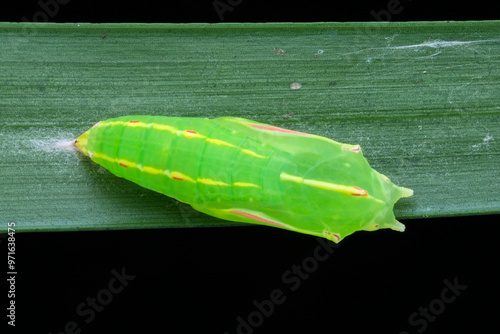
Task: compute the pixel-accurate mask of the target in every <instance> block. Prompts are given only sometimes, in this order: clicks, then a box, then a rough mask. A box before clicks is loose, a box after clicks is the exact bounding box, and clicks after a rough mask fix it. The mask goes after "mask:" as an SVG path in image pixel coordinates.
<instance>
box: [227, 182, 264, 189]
mask: <svg viewBox="0 0 500 334" xmlns="http://www.w3.org/2000/svg"><path fill="white" fill-rule="evenodd" d="M233 186H236V187H253V188H260V186H259V185H257V184H254V183H249V182H235V183H233Z"/></svg>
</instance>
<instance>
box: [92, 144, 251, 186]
mask: <svg viewBox="0 0 500 334" xmlns="http://www.w3.org/2000/svg"><path fill="white" fill-rule="evenodd" d="M89 153H90V152H89ZM90 155H91V156H92V159H99V160H105V161H109V162H112V163H116V164H118V165H120V166H122V167H125V168H137V169H139V170H140V171H141V172H143V173H147V174H153V175H161V174H164V175H166V176H168V177H169V178H171V179H172V180H178V181H188V182H191V183H201V184H205V185H209V186H223V187H228V186H229V184H228V183H226V182H222V181H217V180H214V179H209V178H197V179H196V180H195V179H193V178H192V177H190V176H187V175H186V174H183V173H181V172H178V171H169V170H163V169H160V168H155V167H150V166H143V165H140V164H136V163H135V162H133V161H129V160H125V159H114V158H111V157H109V156H107V155H104V154H102V153H90ZM233 186H234V187H254V188H260V186H259V185H257V184H254V183H249V182H234V183H233Z"/></svg>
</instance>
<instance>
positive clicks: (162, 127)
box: [94, 120, 265, 159]
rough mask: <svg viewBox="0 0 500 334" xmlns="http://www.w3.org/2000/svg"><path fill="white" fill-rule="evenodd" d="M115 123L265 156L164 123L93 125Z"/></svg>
mask: <svg viewBox="0 0 500 334" xmlns="http://www.w3.org/2000/svg"><path fill="white" fill-rule="evenodd" d="M115 125H123V126H127V127H132V128H137V127H141V128H148V127H152V128H153V129H156V130H161V131H167V132H170V133H172V134H177V135H179V136H184V137H186V138H189V139H205V140H206V142H207V143H210V144H215V145H219V146H225V147H231V148H235V149H237V150H239V151H241V152H242V153H244V154H247V155H250V156H252V157H255V158H259V159H264V158H265V156H263V155H260V154H258V153H255V152H254V151H251V150H247V149H244V148H239V147H238V146H236V145H234V144H231V143H228V142H226V141H224V140H220V139H214V138H208V137H207V136H204V135H202V134H199V133H197V132H195V131H190V130H178V129H176V128H174V127H173V126H170V125H166V124H157V123H144V122H140V121H133V120H131V121H112V122H100V123H97V124H96V125H95V126H94V127H96V128H100V127H105V126H115Z"/></svg>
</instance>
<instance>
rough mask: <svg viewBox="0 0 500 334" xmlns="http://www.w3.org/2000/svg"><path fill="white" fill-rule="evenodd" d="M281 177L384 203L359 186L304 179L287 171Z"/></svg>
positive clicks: (285, 179) (284, 179)
mask: <svg viewBox="0 0 500 334" xmlns="http://www.w3.org/2000/svg"><path fill="white" fill-rule="evenodd" d="M280 179H281V180H283V181H291V182H295V183H299V184H305V185H307V186H311V187H315V188H319V189H324V190H330V191H335V192H338V193H341V194H346V195H351V196H359V197H364V198H369V199H373V200H375V201H377V202H379V203H384V202H383V201H381V200H379V199H378V198H375V197H373V196H371V195H369V194H368V192H367V191H366V190H364V189H361V188H358V187H351V186H344V185H341V184H335V183H330V182H324V181H317V180H309V179H304V178H302V177H299V176H294V175H290V174H287V173H281V174H280Z"/></svg>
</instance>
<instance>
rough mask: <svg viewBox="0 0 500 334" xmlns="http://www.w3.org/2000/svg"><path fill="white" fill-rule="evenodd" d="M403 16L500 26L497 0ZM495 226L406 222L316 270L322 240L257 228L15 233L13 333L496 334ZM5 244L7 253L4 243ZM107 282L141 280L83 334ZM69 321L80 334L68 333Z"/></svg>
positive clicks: (250, 7)
mask: <svg viewBox="0 0 500 334" xmlns="http://www.w3.org/2000/svg"><path fill="white" fill-rule="evenodd" d="M61 2H63V1H62V0H61ZM224 2H226V3H227V1H224ZM232 3H233V4H235V6H233V10H232V11H227V12H225V13H224V15H223V16H224V21H225V22H283V21H290V22H308V21H376V20H377V19H376V17H375V16H374V15H373V14H372V11H375V12H377V13H379V12H380V11H381V10H385V9H387V6H388V1H387V0H384V1H352V2H347V1H337V2H336V1H324V2H320V1H302V2H299V1H274V2H269V1H249V0H244V1H233V2H232ZM400 6H401V7H400V8H402V9H401V11H400V12H399V13H397V14H393V15H391V18H390V20H391V21H416V20H420V21H421V20H484V19H498V16H499V13H500V12H499V3H498V2H497V1H488V2H479V1H475V2H465V3H464V2H462V3H460V2H458V1H445V2H437V1H432V2H431V1H419V0H413V1H409V0H406V1H404V0H402V1H401V2H400ZM0 8H1V10H0V21H23V20H29V21H33V20H34V18H35V20H38V21H44V20H45V18H48V19H49V20H50V21H52V22H96V23H99V22H220V21H221V20H220V17H219V15H218V14H217V12H216V10H215V9H214V7H213V1H184V2H181V1H177V2H172V3H170V2H166V1H157V2H152V1H144V2H139V1H136V2H124V1H121V2H116V1H115V2H106V3H104V2H101V1H95V0H94V1H90V0H87V1H82V0H71V1H69V2H67V3H66V4H64V5H59V8H58V9H57V11H56V10H55V9H54V11H53V12H52V14H54V15H53V16H48V15H47V16H44V15H42V14H40V13H39V12H40V11H43V8H42V7H41V5H40V3H39V2H38V1H25V2H17V3H13V2H4V3H3V4H2V5H0ZM382 18H383V19H384V20H387V19H388V17H387V16H383V17H382ZM0 47H1V46H0ZM485 191H488V190H487V189H485ZM492 193H493V194H498V191H496V192H494V191H493V192H492ZM0 220H1V218H0ZM498 220H499V216H498V215H496V216H473V217H454V218H440V219H423V220H408V221H404V223H405V224H406V225H407V231H406V232H404V233H397V232H393V231H385V230H384V231H378V232H375V233H368V232H359V233H356V234H354V235H352V236H350V237H348V238H346V239H345V240H343V241H342V243H341V244H340V245H339V246H338V247H337V248H332V250H333V253H332V254H329V256H325V257H326V259H324V261H321V262H314V261H312V260H311V256H313V255H314V252H315V249H316V248H317V247H319V246H320V245H321V244H320V243H319V242H318V240H317V239H316V238H314V237H310V236H306V235H301V234H298V233H292V232H287V231H283V230H279V229H273V228H268V227H258V226H249V227H226V228H209V229H208V228H207V229H205V228H196V229H164V230H139V231H138V230H133V231H108V232H77V233H25V234H17V235H16V258H17V271H18V275H17V281H16V306H17V307H16V324H17V326H16V328H15V330H14V331H13V332H19V333H54V334H55V333H61V332H63V333H64V332H66V333H122V332H125V333H128V332H141V333H142V332H167V333H220V334H223V333H225V332H227V333H231V334H233V333H238V322H237V321H238V320H237V319H238V317H241V318H242V319H245V320H246V321H247V322H248V321H249V320H248V317H249V316H250V318H251V320H250V322H252V320H253V321H254V322H253V325H254V326H253V327H252V328H249V327H247V328H246V329H241V328H240V331H239V333H276V332H291V333H323V332H324V333H330V332H331V333H368V332H373V331H377V332H383V333H396V334H398V333H400V332H402V331H407V332H408V333H419V332H423V333H469V332H471V331H474V332H486V329H488V332H491V331H494V332H495V331H496V330H497V328H498V326H497V322H496V318H497V314H498V311H499V307H498V300H499V297H500V294H499V292H498V284H497V282H498V280H499V278H500V275H499V274H498V272H497V270H496V269H497V267H498V251H497V249H498V244H497V242H498V241H497V235H498V231H499V229H498ZM0 241H1V244H2V249H4V250H5V243H6V239H5V238H2V239H0ZM322 250H324V249H323V248H322ZM325 254H328V253H321V255H325ZM304 261H305V262H304ZM303 264H305V265H306V266H308V265H309V266H310V267H308V268H309V271H310V273H309V274H308V276H307V277H306V276H302V278H299V275H298V274H294V273H290V272H289V271H290V270H291V269H292V268H293V266H294V265H297V266H298V265H303ZM314 264H317V266H314ZM112 270H115V271H116V272H121V271H122V270H124V271H125V273H126V274H127V275H130V276H134V278H133V279H130V280H129V281H128V283H127V286H126V287H124V288H123V290H122V291H120V292H117V293H115V294H112V295H111V296H112V300H109V303H108V304H107V305H106V306H104V308H103V309H102V310H101V311H100V312H96V313H95V317H94V318H93V319H92V320H90V321H88V323H87V322H86V320H89V318H88V315H84V316H81V315H79V314H78V313H77V307H78V306H79V305H80V304H81V303H86V301H87V298H89V297H90V298H95V297H96V296H97V295H99V296H103V295H104V296H105V295H106V294H107V291H106V289H108V284H109V282H110V280H111V279H112V278H113V274H112ZM286 277H288V279H287V278H286ZM292 279H294V280H292ZM444 280H448V281H449V282H452V283H453V282H454V281H455V280H456V281H457V282H458V284H459V285H463V286H466V288H465V289H464V290H463V291H462V292H461V293H460V295H459V296H458V297H456V298H455V300H454V301H453V302H450V303H448V304H442V303H441V304H440V302H439V300H440V299H441V298H442V297H441V296H442V292H443V291H444V289H445V288H446V284H445V283H444ZM118 286H119V284H117V285H116V287H118ZM292 288H295V289H294V290H292ZM275 290H280V291H282V293H283V297H282V298H281V299H280V301H282V303H280V304H274V306H273V312H272V314H267V315H265V316H262V317H261V318H259V316H258V315H256V314H257V313H256V310H257V308H256V306H255V304H254V302H262V301H263V300H267V299H269V298H270V294H271V293H272V291H275ZM3 291H7V289H5V290H3ZM444 292H445V297H447V298H450V297H451V296H453V294H451V293H450V292H447V293H446V291H444ZM283 299H284V301H283ZM4 305H6V304H4ZM429 305H431V306H433V307H438V306H439V305H444V309H442V310H437V309H435V312H438V313H439V314H438V315H437V316H436V318H435V319H432V321H427V326H426V327H425V328H424V327H423V326H424V325H423V323H424V322H423V321H421V322H418V323H417V325H414V326H413V325H412V324H410V323H409V320H408V319H409V317H410V316H411V315H412V314H413V313H414V312H419V308H428V307H429ZM3 309H4V312H5V313H6V312H7V311H6V310H5V306H4V307H3ZM84 309H88V308H87V307H85V308H84ZM2 318H3V319H4V320H3V322H4V324H2V326H3V327H8V326H7V325H6V322H7V319H6V317H5V316H2ZM418 319H423V317H420V316H418V317H417V318H416V320H417V321H418ZM71 321H74V322H75V323H76V324H77V326H78V330H80V332H78V330H74V331H71V330H66V331H65V326H67V325H68V324H69V323H70V322H71ZM256 322H257V323H256ZM8 328H9V330H10V331H12V328H10V327H8ZM418 330H420V331H418Z"/></svg>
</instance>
